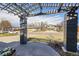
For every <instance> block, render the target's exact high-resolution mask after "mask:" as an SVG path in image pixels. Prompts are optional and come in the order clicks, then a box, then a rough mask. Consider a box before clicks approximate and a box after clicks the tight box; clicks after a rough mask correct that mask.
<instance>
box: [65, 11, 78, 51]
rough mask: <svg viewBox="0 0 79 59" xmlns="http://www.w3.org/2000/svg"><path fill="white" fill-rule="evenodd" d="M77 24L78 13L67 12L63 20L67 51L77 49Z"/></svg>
mask: <svg viewBox="0 0 79 59" xmlns="http://www.w3.org/2000/svg"><path fill="white" fill-rule="evenodd" d="M77 24H78V13H76V12H74V11H71V12H68V13H67V14H66V21H65V43H66V44H65V48H66V50H67V51H71V52H76V51H77Z"/></svg>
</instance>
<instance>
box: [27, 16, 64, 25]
mask: <svg viewBox="0 0 79 59" xmlns="http://www.w3.org/2000/svg"><path fill="white" fill-rule="evenodd" d="M63 20H64V17H61V16H60V15H54V16H46V15H45V16H35V17H29V18H28V20H27V23H28V24H30V23H34V22H41V21H43V22H47V23H49V24H53V25H56V24H58V23H60V22H62V21H63Z"/></svg>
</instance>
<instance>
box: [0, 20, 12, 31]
mask: <svg viewBox="0 0 79 59" xmlns="http://www.w3.org/2000/svg"><path fill="white" fill-rule="evenodd" d="M0 28H1V30H2V31H10V30H11V29H12V25H11V23H10V22H9V21H8V20H2V21H1V23H0Z"/></svg>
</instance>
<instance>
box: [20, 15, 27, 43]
mask: <svg viewBox="0 0 79 59" xmlns="http://www.w3.org/2000/svg"><path fill="white" fill-rule="evenodd" d="M26 43H27V18H26V16H25V15H24V14H22V15H21V16H20V44H26Z"/></svg>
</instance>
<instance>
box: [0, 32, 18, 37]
mask: <svg viewBox="0 0 79 59" xmlns="http://www.w3.org/2000/svg"><path fill="white" fill-rule="evenodd" d="M15 35H17V34H12V33H0V37H3V36H15Z"/></svg>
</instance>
